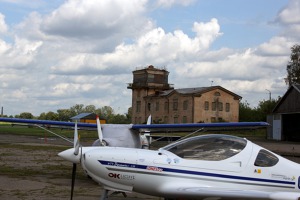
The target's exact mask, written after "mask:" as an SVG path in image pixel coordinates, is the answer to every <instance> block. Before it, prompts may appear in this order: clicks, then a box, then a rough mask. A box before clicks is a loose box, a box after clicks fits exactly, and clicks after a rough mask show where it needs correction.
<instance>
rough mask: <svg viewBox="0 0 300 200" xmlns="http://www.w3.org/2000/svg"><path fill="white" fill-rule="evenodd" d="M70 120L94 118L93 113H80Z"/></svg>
mask: <svg viewBox="0 0 300 200" xmlns="http://www.w3.org/2000/svg"><path fill="white" fill-rule="evenodd" d="M71 119H72V120H79V119H96V114H95V113H80V114H79V115H76V116H74V117H72V118H71Z"/></svg>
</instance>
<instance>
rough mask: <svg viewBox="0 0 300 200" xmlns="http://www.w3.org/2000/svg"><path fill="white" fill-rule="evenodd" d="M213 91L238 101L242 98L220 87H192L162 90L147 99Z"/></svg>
mask: <svg viewBox="0 0 300 200" xmlns="http://www.w3.org/2000/svg"><path fill="white" fill-rule="evenodd" d="M215 89H220V90H223V91H225V92H227V93H229V94H231V95H232V96H235V97H236V98H238V99H241V98H242V97H241V96H239V95H237V94H235V93H233V92H231V91H229V90H227V89H225V88H223V87H221V86H210V87H194V88H179V89H172V90H164V91H159V92H158V93H155V94H153V95H149V97H155V96H160V97H163V96H169V95H171V94H173V93H178V94H181V95H201V94H203V93H206V92H209V91H212V90H215Z"/></svg>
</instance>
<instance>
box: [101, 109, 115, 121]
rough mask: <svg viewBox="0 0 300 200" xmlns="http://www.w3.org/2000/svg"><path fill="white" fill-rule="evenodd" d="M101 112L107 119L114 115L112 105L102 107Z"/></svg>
mask: <svg viewBox="0 0 300 200" xmlns="http://www.w3.org/2000/svg"><path fill="white" fill-rule="evenodd" d="M100 110H101V114H100V116H101V117H102V118H104V119H106V120H107V121H109V119H110V118H111V117H112V116H113V115H114V110H113V109H112V107H110V106H103V107H102V108H101V109H100Z"/></svg>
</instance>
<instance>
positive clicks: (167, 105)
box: [165, 101, 169, 111]
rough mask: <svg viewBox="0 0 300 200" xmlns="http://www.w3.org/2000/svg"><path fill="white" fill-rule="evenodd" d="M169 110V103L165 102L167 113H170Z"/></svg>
mask: <svg viewBox="0 0 300 200" xmlns="http://www.w3.org/2000/svg"><path fill="white" fill-rule="evenodd" d="M168 110H169V102H167V101H166V102H165V111H168Z"/></svg>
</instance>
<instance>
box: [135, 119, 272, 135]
mask: <svg viewBox="0 0 300 200" xmlns="http://www.w3.org/2000/svg"><path fill="white" fill-rule="evenodd" d="M268 126H269V124H268V123H266V122H220V123H187V124H148V125H147V124H134V125H132V129H138V130H139V131H140V132H147V131H150V132H151V133H157V132H169V131H170V132H182V131H196V130H199V129H209V130H218V131H220V130H237V129H257V128H265V127H268Z"/></svg>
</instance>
